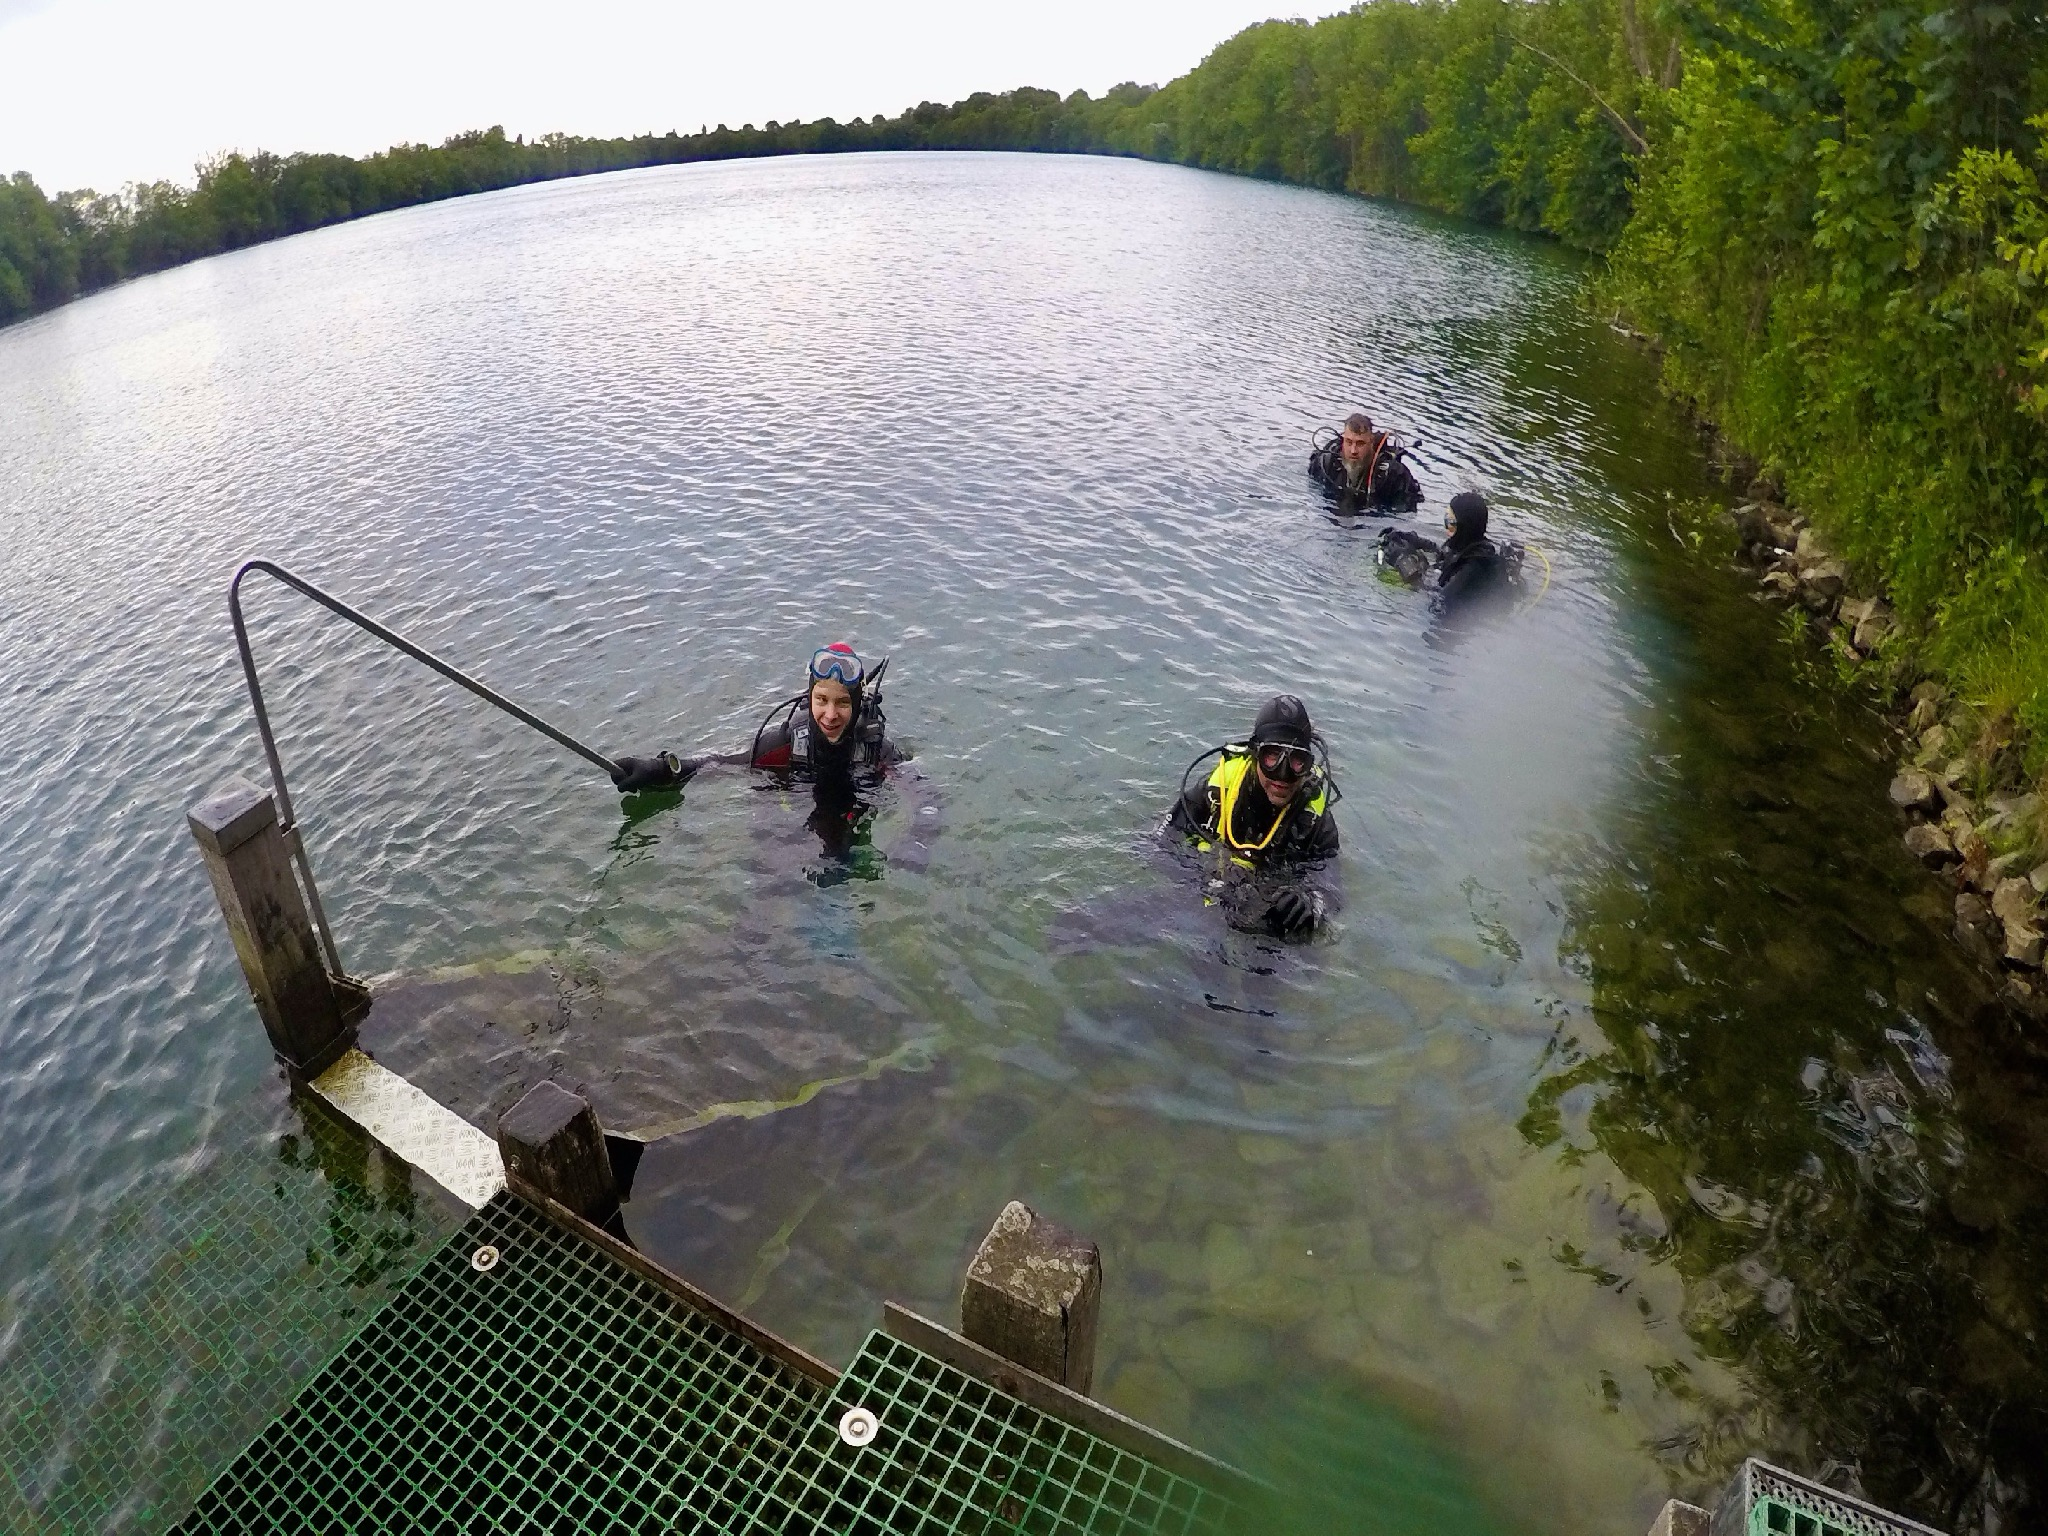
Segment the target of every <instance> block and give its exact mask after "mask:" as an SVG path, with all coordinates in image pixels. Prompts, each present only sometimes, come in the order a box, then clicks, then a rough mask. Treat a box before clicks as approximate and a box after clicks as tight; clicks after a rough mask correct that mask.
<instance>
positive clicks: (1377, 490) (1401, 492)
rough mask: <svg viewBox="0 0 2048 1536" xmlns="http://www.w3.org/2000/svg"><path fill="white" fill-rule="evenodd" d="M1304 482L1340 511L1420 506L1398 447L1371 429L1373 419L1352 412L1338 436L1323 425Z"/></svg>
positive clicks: (1418, 493)
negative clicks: (1319, 490) (1334, 501)
mask: <svg viewBox="0 0 2048 1536" xmlns="http://www.w3.org/2000/svg"><path fill="white" fill-rule="evenodd" d="M1308 473H1309V478H1310V479H1312V480H1314V481H1315V482H1316V483H1317V484H1318V485H1320V486H1321V487H1322V488H1323V489H1324V490H1325V491H1327V492H1328V493H1329V494H1330V495H1332V496H1334V497H1336V498H1338V503H1339V505H1338V510H1339V511H1342V512H1370V513H1377V514H1385V513H1389V512H1412V511H1414V510H1415V508H1416V507H1417V506H1419V505H1420V504H1421V502H1422V487H1421V486H1419V485H1417V484H1416V483H1415V475H1414V472H1413V471H1411V470H1410V469H1409V468H1408V463H1407V458H1406V456H1405V454H1404V453H1403V451H1402V448H1401V445H1400V444H1399V443H1397V442H1395V441H1394V437H1393V434H1392V433H1389V432H1376V431H1374V430H1373V425H1372V418H1371V417H1370V416H1368V415H1366V414H1365V412H1363V411H1353V412H1352V413H1351V414H1350V415H1349V416H1347V417H1345V418H1344V427H1343V430H1342V431H1341V432H1333V431H1332V430H1331V429H1330V428H1328V427H1324V428H1323V429H1322V430H1320V431H1319V432H1317V433H1316V438H1315V446H1314V449H1313V451H1311V452H1310V454H1309V456H1308Z"/></svg>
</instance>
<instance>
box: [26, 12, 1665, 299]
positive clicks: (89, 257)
mask: <svg viewBox="0 0 2048 1536" xmlns="http://www.w3.org/2000/svg"><path fill="white" fill-rule="evenodd" d="M1521 11H1529V12H1531V13H1532V15H1533V16H1534V17H1535V19H1536V20H1538V21H1541V20H1543V19H1545V18H1554V17H1563V16H1566V15H1567V14H1568V12H1569V8H1568V6H1567V5H1565V4H1539V5H1537V6H1534V7H1525V6H1511V5H1509V4H1506V3H1502V0H1485V3H1473V0H1461V3H1459V4H1453V5H1441V4H1431V3H1424V4H1409V3H1406V0H1378V3H1374V4H1369V5H1367V6H1364V7H1362V8H1361V9H1359V10H1357V11H1355V12H1351V13H1348V14H1346V15H1344V16H1339V17H1333V18H1332V19H1330V20H1329V21H1326V22H1322V23H1320V24H1318V25H1316V26H1313V27H1311V26H1307V25H1305V24H1302V23H1295V22H1269V23H1267V24H1265V25H1263V26H1259V27H1254V28H1252V29H1250V30H1249V31H1247V32H1244V33H1242V34H1240V35H1239V36H1237V37H1235V38H1232V39H1231V40H1230V41H1229V42H1227V43H1225V44H1223V45H1222V46H1221V47H1220V48H1218V49H1216V50H1215V52H1214V53H1212V54H1211V55H1210V57H1209V58H1208V59H1207V60H1206V61H1205V62H1204V63H1203V64H1202V65H1201V67H1200V68H1198V69H1196V70H1194V71H1193V72H1191V73H1190V74H1188V75H1186V76H1184V77H1182V78H1181V79H1179V80H1176V81H1174V82H1173V83H1172V84H1171V85H1169V86H1167V87H1166V88H1165V89H1164V90H1158V89H1155V88H1153V87H1150V86H1139V85H1122V86H1118V87H1117V88H1115V89H1114V90H1112V91H1110V92H1109V93H1108V94H1107V95H1105V96H1102V97H1100V98H1091V97H1090V96H1089V95H1088V94H1087V93H1086V92H1085V91H1076V92H1074V93H1073V94H1072V95H1070V96H1066V97H1061V96H1059V95H1057V94H1056V93H1054V92H1052V91H1043V90H1030V89H1025V90H1017V91H1011V92H1008V93H1007V94H1004V95H991V94H988V93H979V94H976V95H973V96H970V97H968V98H967V99H966V100H964V101H958V102H954V103H953V104H952V105H950V106H942V105H939V104H938V103H936V102H925V103H923V104H921V105H919V106H916V107H913V108H911V109H910V110H909V111H906V112H904V113H902V114H900V115H899V116H896V117H892V118H884V117H880V116H877V117H874V118H870V119H866V120H862V119H858V118H856V119H855V120H854V121H852V122H850V123H838V122H834V121H832V120H831V119H829V118H826V119H822V120H820V121H817V122H809V123H774V122H770V123H768V124H766V125H765V126H761V127H756V126H754V125H753V124H748V125H746V126H745V127H741V128H728V127H726V126H725V125H724V124H720V125H719V126H718V127H716V128H714V129H710V130H708V131H705V132H700V133H694V134H680V133H674V132H670V133H666V134H660V135H655V134H643V135H640V136H639V137H637V138H625V139H586V138H575V137H571V136H569V135H566V134H550V135H548V136H546V137H544V138H538V139H533V140H525V139H514V138H507V137H506V136H505V133H504V131H503V130H502V129H500V128H492V129H488V130H485V131H482V132H475V133H465V134H461V135H458V136H457V137H455V138H452V139H450V140H448V141H447V142H446V143H444V144H441V145H439V146H438V147H430V146H428V145H424V144H404V145H398V146H396V147H394V148H391V149H388V150H385V151H383V152H382V153H381V154H375V155H368V156H365V157H364V158H362V159H360V160H358V159H352V158H350V157H349V156H347V155H324V154H297V155H274V154H268V153H259V154H253V155H243V154H228V155H222V156H220V157H218V158H216V159H214V160H212V161H210V162H208V163H207V164H205V165H204V166H201V167H200V168H199V174H198V180H197V184H196V185H194V186H191V187H183V186H179V185H177V184H175V183H172V182H152V183H148V184H142V185H135V186H130V187H128V188H127V189H126V190H124V191H122V192H118V193H108V194H102V193H97V192H92V191H73V192H63V193H60V194H58V195H56V196H54V197H53V196H46V195H45V194H44V193H43V191H42V190H41V189H40V188H39V187H38V186H37V185H36V183H35V182H34V181H33V180H32V179H30V177H29V176H27V175H26V174H17V175H16V176H15V177H14V178H13V180H12V182H11V183H5V182H0V324H4V323H6V322H7V321H9V320H14V319H19V318H21V317H22V316H25V315H30V314H34V313H36V312H37V311H40V310H44V309H48V308H50V307H51V306H53V305H56V304H62V303H64V302H65V301H66V300H68V299H72V298H76V297H78V296H79V295H81V294H86V293H91V292H93V291H94V290H96V289H99V288H104V287H106V286H107V285H108V284H110V283H117V282H120V281H121V280H122V279H123V278H127V277H134V276H138V275H140V274H142V273H145V272H157V271H161V270H163V269H164V268H166V267H172V266H176V265H177V264H179V263H180V262H185V261H191V260H193V259H195V258H196V257H200V256H209V255H213V254H216V253H218V252H221V251H230V250H235V249H237V248H239V247H241V246H245V245H253V244H255V243H257V242H258V241H262V240H272V239H275V238H277V237H278V236H280V235H289V234H296V233H298V232H299V231H301V230H307V229H317V228H319V227H320V226H321V225H324V224H335V223H339V222H341V221H342V220H344V219H352V218H360V217H362V216H363V215H365V214H371V213H381V212H383V211H385V210H386V209H391V208H403V207H408V206H411V205H412V204H415V203H426V202H434V201H436V200H438V199H441V198H447V197H460V196H462V195H463V194H465V193H469V192H487V191H491V190H493V189H495V188H499V187H508V186H516V185H518V184H520V183H523V182H531V181H547V180H552V179H554V178H556V177H563V176H582V175H588V174H591V173H593V172H598V171H616V170H625V169H628V168H631V167H636V166H649V165H674V164H680V163H683V162H687V161H698V160H731V159H742V158H748V157H757V156H769V155H794V154H832V153H836V152H843V151H850V150H916V149H1002V150H1037V151H1046V152H1055V153H1058V152H1065V153H1098V154H1126V155H1140V156H1144V157H1146V158H1148V159H1160V160H1179V161H1184V162H1186V163H1189V164H1193V165H1203V166H1213V167H1216V168H1218V169H1222V170H1231V171H1241V172H1245V173H1248V174H1251V175H1258V176H1269V177H1275V178H1281V179H1286V180H1290V181H1299V182H1304V183H1307V184H1309V185H1312V186H1321V187H1331V188H1349V189H1350V190H1353V191H1358V192H1366V193H1372V194H1380V195H1385V196H1389V197H1398V198H1405V199H1408V200H1410V201H1416V202H1424V203H1428V204H1431V205H1433V206H1436V207H1439V208H1443V209H1446V210H1448V211H1453V212H1458V213H1463V214H1467V215H1469V216H1472V217H1475V218H1480V219H1486V220H1491V221H1497V222H1504V223H1507V224H1510V225H1514V226H1517V227H1521V228H1528V229H1542V230H1547V231H1549V232H1551V233H1553V234H1556V235H1558V236H1559V237H1561V238H1563V239H1565V240H1567V241H1570V242H1572V243H1574V244H1577V245H1582V246H1587V247H1591V248H1600V247H1604V246H1605V245H1607V244H1608V243H1609V242H1611V241H1612V240H1613V238H1614V237H1615V235H1616V234H1617V233H1618V231H1619V229H1620V227H1621V225H1622V222H1623V221H1624V220H1625V218H1626V217H1627V211H1628V189H1629V180H1630V170H1629V164H1628V155H1627V143H1626V141H1625V139H1624V137H1622V136H1621V135H1620V134H1618V133H1617V132H1616V130H1615V128H1614V126H1613V125H1612V124H1607V123H1605V122H1603V120H1602V119H1601V116H1600V113H1599V112H1598V111H1597V110H1594V109H1593V108H1592V107H1591V106H1590V103H1589V98H1588V97H1587V94H1586V92H1585V91H1584V90H1583V89H1581V88H1580V87H1579V86H1578V85H1576V84H1574V83H1572V81H1571V80H1569V79H1568V78H1566V76H1565V75H1561V74H1559V73H1558V72H1557V70H1556V69H1555V68H1553V67H1552V66H1551V65H1549V64H1547V63H1545V62H1544V61H1543V59H1542V58H1541V57H1540V56H1539V55H1538V54H1536V53H1533V52H1530V51H1528V49H1526V48H1523V47H1519V46H1517V44H1516V43H1515V41H1514V39H1513V37H1512V36H1511V35H1510V31H1511V29H1510V26H1509V23H1510V22H1511V21H1516V22H1517V26H1518V27H1519V29H1520V30H1522V31H1531V30H1534V31H1541V32H1542V33H1543V35H1544V36H1545V37H1546V38H1548V44H1547V45H1546V47H1547V50H1548V51H1551V52H1555V51H1556V50H1559V49H1563V50H1568V51H1572V50H1576V51H1583V46H1582V45H1583V43H1584V41H1585V39H1584V38H1583V37H1582V36H1581V35H1580V34H1581V33H1582V32H1583V31H1584V28H1583V27H1582V26H1580V25H1578V24H1577V23H1573V24H1571V25H1568V26H1566V27H1564V28H1563V29H1562V30H1563V32H1564V34H1565V35H1563V36H1561V37H1556V38H1550V37H1549V32H1550V30H1555V29H1551V28H1543V27H1534V26H1532V24H1531V22H1530V21H1529V19H1527V18H1519V19H1518V17H1517V13H1518V12H1521ZM1619 99H1620V101H1621V102H1622V103H1623V104H1624V105H1625V106H1626V105H1627V104H1630V103H1631V102H1632V96H1631V94H1630V91H1629V89H1628V87H1627V82H1626V80H1624V82H1623V83H1622V85H1621V87H1620V89H1619Z"/></svg>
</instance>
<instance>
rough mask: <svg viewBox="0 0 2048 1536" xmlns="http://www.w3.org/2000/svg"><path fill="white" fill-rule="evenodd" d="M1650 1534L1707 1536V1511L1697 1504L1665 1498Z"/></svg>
mask: <svg viewBox="0 0 2048 1536" xmlns="http://www.w3.org/2000/svg"><path fill="white" fill-rule="evenodd" d="M1650 1536H1707V1512H1706V1511H1705V1510H1704V1509H1701V1508H1700V1507H1699V1506H1698V1505H1697V1504H1686V1503H1682V1502H1680V1501H1679V1500H1677V1499H1669V1500H1666V1501H1665V1504H1664V1507H1663V1509H1661V1510H1660V1511H1658V1514H1657V1523H1656V1524H1655V1525H1653V1526H1651V1527H1650Z"/></svg>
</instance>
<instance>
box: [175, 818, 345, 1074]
mask: <svg viewBox="0 0 2048 1536" xmlns="http://www.w3.org/2000/svg"><path fill="white" fill-rule="evenodd" d="M185 819H186V822H187V824H188V825H189V826H190V827H191V828H192V837H193V840H194V841H196V842H197V843H198V844H199V853H200V857H201V858H203V859H204V860H205V861H206V874H207V878H208V879H210V880H211V881H212V882H213V894H214V896H215V898H216V899H217V900H218V901H219V902H220V910H221V916H223V917H225V918H226V919H227V924H228V937H229V938H231V939H233V940H234V944H235V956H236V958H237V959H239V960H240V961H241V962H242V975H243V977H244V978H245V979H246V980H247V981H248V983H249V995H250V996H251V997H252V998H253V999H254V1000H255V1003H256V1012H257V1013H258V1014H259V1015H261V1016H262V1019H263V1028H264V1032H265V1033H266V1034H268V1035H269V1036H270V1048H271V1049H272V1050H273V1051H275V1052H276V1053H277V1057H278V1060H280V1061H282V1062H283V1063H284V1064H285V1065H286V1066H287V1067H290V1068H291V1069H292V1070H294V1071H296V1072H298V1073H300V1074H301V1075H303V1076H306V1077H314V1076H317V1075H318V1074H319V1073H321V1072H323V1071H325V1070H326V1069H327V1067H328V1066H330V1065H331V1064H332V1063H333V1062H334V1060H335V1059H336V1058H337V1057H339V1056H340V1055H341V1054H342V1052H344V1051H346V1050H347V1049H348V1048H349V1047H350V1046H351V1045H353V1044H355V1025H354V1023H353V1022H352V1021H351V1020H350V1019H349V1018H348V1016H347V1014H346V1012H345V1011H344V1009H343V1006H342V1001H341V999H340V998H339V997H337V996H336V994H335V989H334V985H333V982H332V980H331V978H330V977H329V976H328V974H327V966H326V964H325V962H324V961H322V959H321V956H320V943H319V940H318V939H317V938H315V937H314V934H313V925H312V923H311V921H310V920H308V918H307V916H306V903H305V899H304V898H303V897H302V896H301V895H300V894H299V883H298V881H297V880H296V879H294V878H293V876H292V868H291V856H290V854H289V853H287V851H286V849H285V842H284V833H283V831H282V830H281V829H280V828H279V826H278V821H277V804H276V802H275V801H273V800H272V799H271V798H270V795H269V792H268V791H266V790H261V789H258V788H257V787H256V786H255V785H254V784H251V783H249V782H248V780H246V779H230V780H228V782H227V783H225V784H223V785H222V786H221V787H220V788H219V789H217V790H215V791H214V792H213V793H212V794H211V795H210V796H208V797H207V798H206V799H205V800H202V801H201V802H200V803H199V804H198V805H196V806H194V807H193V808H192V809H191V810H190V811H189V812H187V813H186V818H185Z"/></svg>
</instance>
